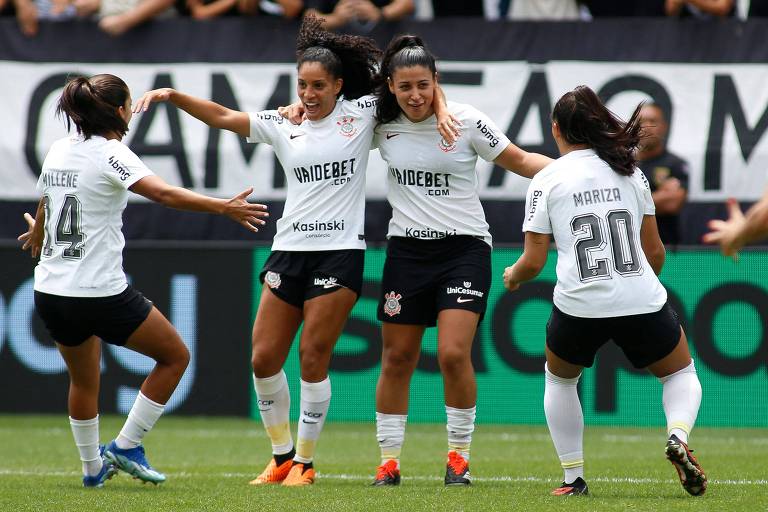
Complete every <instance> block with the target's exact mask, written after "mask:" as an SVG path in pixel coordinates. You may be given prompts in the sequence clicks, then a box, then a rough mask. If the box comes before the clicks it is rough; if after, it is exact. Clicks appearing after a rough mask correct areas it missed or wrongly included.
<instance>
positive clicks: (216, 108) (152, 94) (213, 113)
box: [133, 87, 251, 137]
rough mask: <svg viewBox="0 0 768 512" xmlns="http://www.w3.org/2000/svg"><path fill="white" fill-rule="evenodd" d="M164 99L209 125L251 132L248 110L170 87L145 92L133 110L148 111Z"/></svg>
mask: <svg viewBox="0 0 768 512" xmlns="http://www.w3.org/2000/svg"><path fill="white" fill-rule="evenodd" d="M163 101H167V102H170V103H172V104H174V105H176V106H177V107H179V108H180V109H181V110H183V111H184V112H186V113H187V114H189V115H191V116H192V117H196V118H197V119H199V120H201V121H202V122H204V123H205V124H207V125H208V126H212V127H214V128H221V129H223V130H229V131H232V132H235V133H237V134H239V135H242V136H243V137H248V136H249V135H250V134H251V121H250V118H249V117H248V113H247V112H240V111H239V110H232V109H231V108H227V107H225V106H223V105H219V104H218V103H216V102H213V101H209V100H204V99H202V98H198V97H196V96H191V95H189V94H184V93H183V92H179V91H177V90H176V89H171V88H170V87H164V88H162V89H154V90H152V91H149V92H145V93H144V94H143V95H142V96H141V98H139V99H138V100H136V102H135V103H134V104H133V112H134V113H138V112H146V111H147V110H148V109H149V106H150V105H151V104H152V103H160V102H163Z"/></svg>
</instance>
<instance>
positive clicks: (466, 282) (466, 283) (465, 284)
mask: <svg viewBox="0 0 768 512" xmlns="http://www.w3.org/2000/svg"><path fill="white" fill-rule="evenodd" d="M464 288H472V281H464Z"/></svg>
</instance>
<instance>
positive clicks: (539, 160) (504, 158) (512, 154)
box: [493, 143, 553, 178]
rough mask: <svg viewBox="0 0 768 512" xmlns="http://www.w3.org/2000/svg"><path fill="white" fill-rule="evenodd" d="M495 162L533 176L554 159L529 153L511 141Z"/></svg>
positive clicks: (527, 175) (522, 174)
mask: <svg viewBox="0 0 768 512" xmlns="http://www.w3.org/2000/svg"><path fill="white" fill-rule="evenodd" d="M493 162H494V163H495V164H496V165H498V166H500V167H503V168H504V169H506V170H508V171H512V172H514V173H515V174H519V175H520V176H522V177H524V178H533V177H534V176H536V173H537V172H539V171H540V170H542V169H543V168H545V167H546V166H548V165H549V164H550V163H552V162H553V160H552V159H551V158H549V157H548V156H545V155H541V154H539V153H529V152H528V151H524V150H522V149H520V148H519V147H517V146H515V145H514V144H512V143H509V144H508V145H507V147H506V148H504V151H502V152H501V154H500V155H499V156H497V157H496V159H495V160H494V161H493Z"/></svg>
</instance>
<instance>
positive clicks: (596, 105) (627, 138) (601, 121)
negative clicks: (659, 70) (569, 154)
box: [552, 85, 643, 176]
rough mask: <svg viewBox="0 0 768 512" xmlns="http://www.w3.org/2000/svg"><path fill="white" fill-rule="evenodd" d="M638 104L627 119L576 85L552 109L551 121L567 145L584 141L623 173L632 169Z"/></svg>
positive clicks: (635, 160) (629, 174)
mask: <svg viewBox="0 0 768 512" xmlns="http://www.w3.org/2000/svg"><path fill="white" fill-rule="evenodd" d="M642 107H643V103H640V104H639V105H638V106H637V107H636V108H635V111H634V112H633V113H632V115H631V116H630V117H629V120H628V121H627V122H624V121H622V120H621V119H620V118H619V117H618V116H617V115H616V114H614V113H613V112H611V111H610V110H608V108H607V107H606V106H605V105H604V104H603V102H602V101H600V98H598V96H597V94H595V91H593V90H592V89H590V88H589V87H587V86H586V85H580V86H578V87H577V88H575V89H574V90H572V91H569V92H567V93H565V94H564V95H563V96H562V97H561V98H560V99H559V100H558V101H557V103H556V104H555V108H554V109H553V110H552V120H553V121H554V122H556V123H557V124H558V126H559V127H560V133H561V134H562V136H563V138H564V139H565V140H566V142H568V143H569V144H585V145H587V146H589V147H591V148H592V149H594V150H595V152H596V153H597V156H599V157H600V158H601V159H603V160H604V161H605V162H606V163H607V164H608V165H610V166H611V169H613V170H614V171H616V172H617V173H619V174H621V175H623V176H631V175H632V173H633V172H635V167H636V166H637V159H636V158H635V149H636V148H637V144H638V143H639V142H640V118H639V116H640V109H641V108H642Z"/></svg>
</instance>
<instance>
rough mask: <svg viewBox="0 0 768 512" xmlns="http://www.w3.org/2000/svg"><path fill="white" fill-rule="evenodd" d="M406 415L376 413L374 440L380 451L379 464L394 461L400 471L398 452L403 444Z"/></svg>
mask: <svg viewBox="0 0 768 512" xmlns="http://www.w3.org/2000/svg"><path fill="white" fill-rule="evenodd" d="M407 420H408V415H407V414H384V413H382V412H377V413H376V440H377V441H378V442H379V449H380V450H381V463H382V464H385V463H386V462H387V461H388V460H394V461H395V462H396V463H397V468H398V469H400V452H401V451H402V449H403V443H404V442H405V423H406V421H407Z"/></svg>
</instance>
